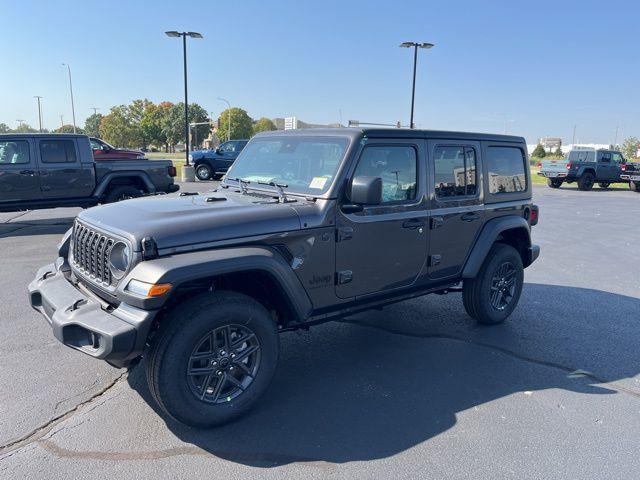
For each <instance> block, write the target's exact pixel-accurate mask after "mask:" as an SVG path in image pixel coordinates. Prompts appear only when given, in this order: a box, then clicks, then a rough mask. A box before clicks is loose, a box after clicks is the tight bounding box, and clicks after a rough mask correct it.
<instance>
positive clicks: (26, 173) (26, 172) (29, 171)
mask: <svg viewBox="0 0 640 480" xmlns="http://www.w3.org/2000/svg"><path fill="white" fill-rule="evenodd" d="M35 174H36V172H35V171H33V170H20V175H29V176H30V177H33V176H34V175H35Z"/></svg>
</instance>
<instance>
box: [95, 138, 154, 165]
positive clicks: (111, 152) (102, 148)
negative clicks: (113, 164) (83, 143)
mask: <svg viewBox="0 0 640 480" xmlns="http://www.w3.org/2000/svg"><path fill="white" fill-rule="evenodd" d="M89 141H90V142H91V149H92V150H93V158H95V159H96V160H117V159H121V160H124V159H132V158H144V152H142V151H140V150H127V149H125V148H116V147H113V146H111V145H109V144H108V143H107V142H105V141H104V140H100V139H99V138H96V137H89Z"/></svg>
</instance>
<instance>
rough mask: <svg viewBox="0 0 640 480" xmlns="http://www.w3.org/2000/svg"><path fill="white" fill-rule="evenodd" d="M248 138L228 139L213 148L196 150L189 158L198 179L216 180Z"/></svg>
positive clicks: (236, 156) (230, 163) (223, 172)
mask: <svg viewBox="0 0 640 480" xmlns="http://www.w3.org/2000/svg"><path fill="white" fill-rule="evenodd" d="M248 141H249V140H229V141H228V142H224V143H221V144H220V145H219V146H218V147H217V148H216V149H215V150H196V151H195V152H191V154H190V155H189V160H191V161H192V162H193V166H194V167H195V171H196V177H198V180H212V179H214V180H218V179H219V178H220V177H222V175H224V174H225V173H226V172H227V170H229V167H230V166H231V165H233V162H234V160H235V159H236V158H238V155H240V152H241V151H242V149H243V148H244V147H245V145H246V144H247V142H248Z"/></svg>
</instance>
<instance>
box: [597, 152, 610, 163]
mask: <svg viewBox="0 0 640 480" xmlns="http://www.w3.org/2000/svg"><path fill="white" fill-rule="evenodd" d="M600 160H601V161H603V162H610V161H611V153H609V152H602V158H601V159H600Z"/></svg>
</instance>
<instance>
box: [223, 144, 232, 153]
mask: <svg viewBox="0 0 640 480" xmlns="http://www.w3.org/2000/svg"><path fill="white" fill-rule="evenodd" d="M233 146H234V145H233V142H225V143H223V144H222V146H221V147H220V151H221V152H224V153H230V152H233V150H234V148H233Z"/></svg>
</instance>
